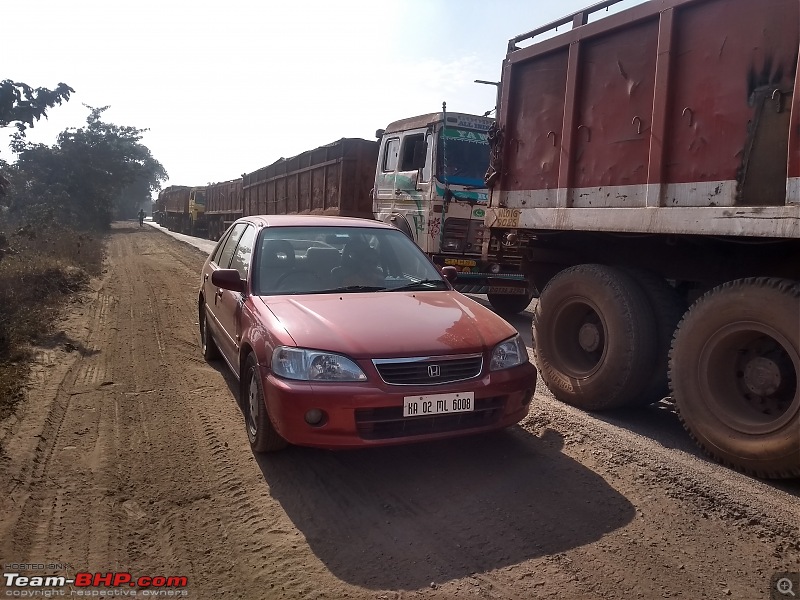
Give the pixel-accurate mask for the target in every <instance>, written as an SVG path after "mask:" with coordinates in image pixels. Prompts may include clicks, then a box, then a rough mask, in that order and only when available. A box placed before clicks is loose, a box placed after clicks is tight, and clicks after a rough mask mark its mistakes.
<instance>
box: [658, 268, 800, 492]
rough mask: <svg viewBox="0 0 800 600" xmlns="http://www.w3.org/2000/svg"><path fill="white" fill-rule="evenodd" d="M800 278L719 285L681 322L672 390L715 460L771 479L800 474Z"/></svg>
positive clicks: (690, 426) (673, 358)
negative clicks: (799, 378) (795, 279)
mask: <svg viewBox="0 0 800 600" xmlns="http://www.w3.org/2000/svg"><path fill="white" fill-rule="evenodd" d="M799 375H800V283H798V282H794V281H789V280H786V279H768V278H757V279H756V278H751V279H740V280H737V281H732V282H729V283H726V284H724V285H721V286H719V287H716V288H714V289H713V290H711V291H710V292H708V293H707V294H705V295H704V296H703V297H702V298H700V299H699V300H698V301H697V302H696V303H695V304H694V305H693V306H692V307H691V309H690V310H689V312H688V313H687V314H686V316H685V317H684V319H683V320H682V321H681V323H680V325H679V326H678V331H677V333H676V334H675V339H674V340H673V342H672V349H671V351H670V364H669V378H670V384H671V386H672V395H673V398H674V399H675V405H676V407H677V409H678V414H679V416H680V419H681V421H682V422H683V425H684V427H685V428H686V429H687V430H688V431H689V433H690V434H691V435H692V437H694V438H695V440H696V441H697V442H698V443H699V444H700V446H701V447H702V448H703V449H704V450H705V451H706V452H707V453H708V454H710V455H711V456H712V457H713V458H715V459H716V460H718V461H719V462H722V463H723V464H727V465H729V466H732V467H734V468H736V469H739V470H741V471H744V472H746V473H751V474H754V475H757V476H760V477H766V478H782V477H795V476H798V475H800V427H798V419H800V388H798V376H799Z"/></svg>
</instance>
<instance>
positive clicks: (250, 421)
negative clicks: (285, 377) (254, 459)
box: [241, 354, 288, 452]
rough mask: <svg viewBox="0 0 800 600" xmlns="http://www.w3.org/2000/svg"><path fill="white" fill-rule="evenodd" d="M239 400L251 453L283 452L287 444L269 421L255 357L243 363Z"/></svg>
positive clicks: (251, 355) (249, 357) (252, 356)
mask: <svg viewBox="0 0 800 600" xmlns="http://www.w3.org/2000/svg"><path fill="white" fill-rule="evenodd" d="M241 385H242V389H241V399H242V406H243V407H244V413H245V425H246V427H247V439H248V440H249V441H250V447H251V448H252V450H253V452H275V451H277V450H283V449H284V448H285V447H286V446H287V445H288V444H287V442H286V440H284V439H283V438H282V437H281V436H280V435H279V434H278V432H277V431H275V428H274V427H273V426H272V422H271V421H270V420H269V415H268V414H267V405H266V403H265V402H264V388H263V386H262V384H261V373H260V372H259V369H258V364H257V363H256V359H255V356H254V355H253V354H250V355H249V356H248V357H247V362H246V363H245V368H244V376H243V377H242V379H241Z"/></svg>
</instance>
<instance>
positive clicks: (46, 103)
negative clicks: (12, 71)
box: [0, 79, 75, 148]
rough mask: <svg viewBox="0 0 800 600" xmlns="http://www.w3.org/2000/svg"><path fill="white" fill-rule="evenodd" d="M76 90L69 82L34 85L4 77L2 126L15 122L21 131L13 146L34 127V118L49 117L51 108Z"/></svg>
mask: <svg viewBox="0 0 800 600" xmlns="http://www.w3.org/2000/svg"><path fill="white" fill-rule="evenodd" d="M74 92H75V90H73V89H72V88H71V87H69V86H68V85H67V84H66V83H59V84H58V86H57V87H56V89H54V90H50V89H48V88H43V87H39V88H32V87H31V86H29V85H27V84H25V83H20V82H17V81H11V80H10V79H4V80H2V81H0V127H9V126H12V125H13V126H14V127H16V128H17V135H16V136H15V138H14V142H12V148H16V147H19V146H20V145H21V144H22V139H21V138H23V137H24V136H25V130H26V129H28V128H30V127H33V123H34V121H38V120H39V119H41V118H42V117H45V118H47V109H48V108H52V107H53V106H55V105H56V104H61V103H62V102H66V101H67V100H69V95H70V94H73V93H74Z"/></svg>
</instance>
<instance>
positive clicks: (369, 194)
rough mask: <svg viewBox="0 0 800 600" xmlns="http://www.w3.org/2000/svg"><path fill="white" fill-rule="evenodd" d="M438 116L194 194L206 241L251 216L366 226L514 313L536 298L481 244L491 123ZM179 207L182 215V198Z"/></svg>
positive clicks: (513, 253)
mask: <svg viewBox="0 0 800 600" xmlns="http://www.w3.org/2000/svg"><path fill="white" fill-rule="evenodd" d="M442 108H443V110H442V111H441V112H438V113H431V114H427V115H421V116H416V117H411V118H406V119H402V120H399V121H395V122H393V123H391V124H389V125H388V126H387V127H386V128H385V129H379V130H378V131H377V132H376V138H377V140H364V139H360V138H343V139H340V140H338V141H335V142H332V143H330V144H326V145H324V146H320V147H318V148H314V149H313V150H308V151H306V152H303V153H301V154H298V155H296V156H292V157H290V158H285V159H284V158H281V159H279V160H277V161H275V162H274V163H272V164H270V165H268V166H266V167H263V168H261V169H258V170H256V171H253V172H251V173H245V174H244V175H242V177H241V178H239V179H232V180H228V181H223V182H219V183H212V184H210V185H208V186H206V187H205V188H202V190H203V196H204V198H205V205H204V212H203V219H204V226H205V227H206V228H207V230H208V236H209V238H211V239H219V237H220V236H221V235H222V234H223V233H224V232H225V230H226V229H227V228H228V227H229V226H230V224H231V223H232V222H233V221H235V220H236V219H238V218H239V217H241V216H249V215H257V214H266V215H274V214H317V215H340V216H351V217H362V218H367V219H373V218H374V219H378V220H380V221H383V222H386V223H389V224H392V225H394V226H395V227H397V228H398V229H401V230H402V231H403V232H405V233H406V235H408V236H409V237H410V238H411V239H412V240H414V242H415V243H416V244H417V245H419V247H420V248H421V249H422V250H423V251H424V252H425V253H426V254H427V255H428V256H429V257H430V258H431V260H432V261H433V262H434V263H436V264H438V265H440V266H453V267H455V268H456V269H457V270H458V278H457V280H456V282H455V286H456V289H458V290H460V291H462V292H467V293H476V294H486V295H487V296H488V299H489V302H490V303H491V304H492V306H493V307H494V308H495V309H496V310H498V311H499V312H503V313H516V312H519V311H522V310H523V309H524V308H526V307H527V306H528V305H529V304H530V302H531V299H532V298H533V295H534V293H535V291H534V289H533V287H532V286H529V285H528V283H527V282H526V281H525V279H524V276H523V275H522V273H521V272H520V262H521V255H520V254H519V252H518V251H517V248H515V247H513V246H512V247H506V246H504V245H503V244H502V240H500V239H495V240H489V239H488V235H487V234H488V230H487V229H486V227H485V225H484V217H485V214H486V213H485V209H486V202H487V193H486V186H485V184H484V181H483V177H484V175H485V173H486V167H487V165H488V157H489V138H488V130H489V128H490V127H491V125H492V122H493V121H492V120H491V119H487V118H485V117H480V116H476V115H468V114H464V113H456V112H447V111H446V106H443V107H442ZM170 189H172V188H168V190H170ZM181 189H183V190H184V191H183V193H184V195H186V194H187V193H188V192H187V190H189V189H192V188H181ZM194 189H201V188H194ZM168 190H165V192H162V193H163V194H164V198H165V202H166V205H167V206H169V205H170V198H171V196H170V194H169V193H168ZM176 205H177V204H176ZM181 206H182V207H184V208H185V210H186V211H187V214H189V213H190V205H189V203H188V196H186V199H185V200H184V203H183V204H181ZM166 214H167V217H166V218H167V220H169V219H170V218H171V216H170V215H171V213H170V212H169V209H167V212H166ZM185 222H187V223H190V221H189V217H188V216H187V217H186V221H185Z"/></svg>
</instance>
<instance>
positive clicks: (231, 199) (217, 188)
mask: <svg viewBox="0 0 800 600" xmlns="http://www.w3.org/2000/svg"><path fill="white" fill-rule="evenodd" d="M241 216H242V178H241V177H240V178H239V179H231V180H230V181H221V182H218V183H211V184H209V185H208V186H207V187H206V220H207V221H208V237H209V239H212V240H218V239H219V238H220V236H221V235H222V234H223V233H224V232H225V230H226V229H227V228H228V226H229V225H230V224H231V223H233V222H234V221H235V220H236V219H238V218H239V217H241Z"/></svg>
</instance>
